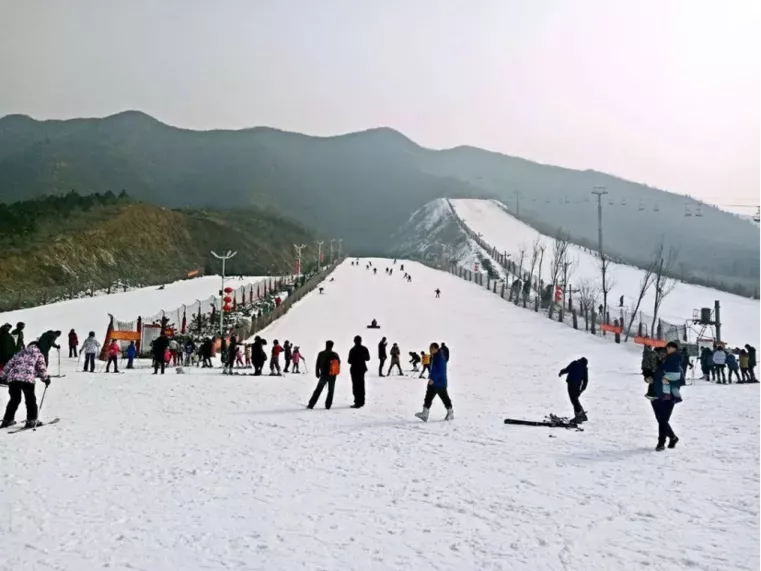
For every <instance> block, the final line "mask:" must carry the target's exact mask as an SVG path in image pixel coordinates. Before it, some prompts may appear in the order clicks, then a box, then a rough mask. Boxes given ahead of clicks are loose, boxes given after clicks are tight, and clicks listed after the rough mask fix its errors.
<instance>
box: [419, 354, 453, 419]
mask: <svg viewBox="0 0 761 571" xmlns="http://www.w3.org/2000/svg"><path fill="white" fill-rule="evenodd" d="M430 352H431V378H430V379H429V381H428V388H427V389H426V391H425V398H424V399H423V410H422V411H421V412H417V413H415V416H416V417H418V418H419V419H420V420H422V421H423V422H428V414H429V413H430V411H431V405H432V404H433V399H434V397H436V396H437V395H438V396H439V398H440V399H441V402H442V403H444V407H445V408H446V409H447V415H446V417H444V420H454V409H453V408H452V401H451V400H450V399H449V393H448V392H447V361H446V359H444V354H443V353H442V352H441V351H440V350H439V345H438V343H431V347H430Z"/></svg>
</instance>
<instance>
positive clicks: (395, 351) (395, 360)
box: [386, 343, 404, 377]
mask: <svg viewBox="0 0 761 571" xmlns="http://www.w3.org/2000/svg"><path fill="white" fill-rule="evenodd" d="M390 353H391V365H389V367H388V373H386V376H387V377H390V376H391V370H392V369H393V368H394V366H396V368H397V369H398V370H399V374H400V375H403V374H404V373H403V372H402V364H401V361H400V360H399V356H400V355H401V351H400V350H399V345H397V344H396V343H394V344H393V345H392V346H391V351H390Z"/></svg>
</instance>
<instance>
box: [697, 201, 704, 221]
mask: <svg viewBox="0 0 761 571" xmlns="http://www.w3.org/2000/svg"><path fill="white" fill-rule="evenodd" d="M695 216H697V217H698V218H701V217H702V216H703V207H702V206H701V205H700V204H698V207H697V208H696V209H695Z"/></svg>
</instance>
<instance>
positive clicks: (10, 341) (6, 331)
mask: <svg viewBox="0 0 761 571" xmlns="http://www.w3.org/2000/svg"><path fill="white" fill-rule="evenodd" d="M11 327H12V325H11V324H10V323H6V324H5V325H3V326H2V327H0V369H2V368H3V367H5V364H6V363H7V362H8V361H10V360H11V358H13V356H14V355H15V354H16V340H15V339H14V338H13V335H11Z"/></svg>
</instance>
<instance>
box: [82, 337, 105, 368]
mask: <svg viewBox="0 0 761 571" xmlns="http://www.w3.org/2000/svg"><path fill="white" fill-rule="evenodd" d="M98 351H100V342H99V341H98V340H97V339H96V338H95V331H90V334H89V335H88V336H87V339H85V341H84V343H82V348H81V349H80V350H79V352H80V353H84V354H85V368H84V372H85V373H87V370H88V369H90V372H91V373H93V372H95V355H97V353H98Z"/></svg>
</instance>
